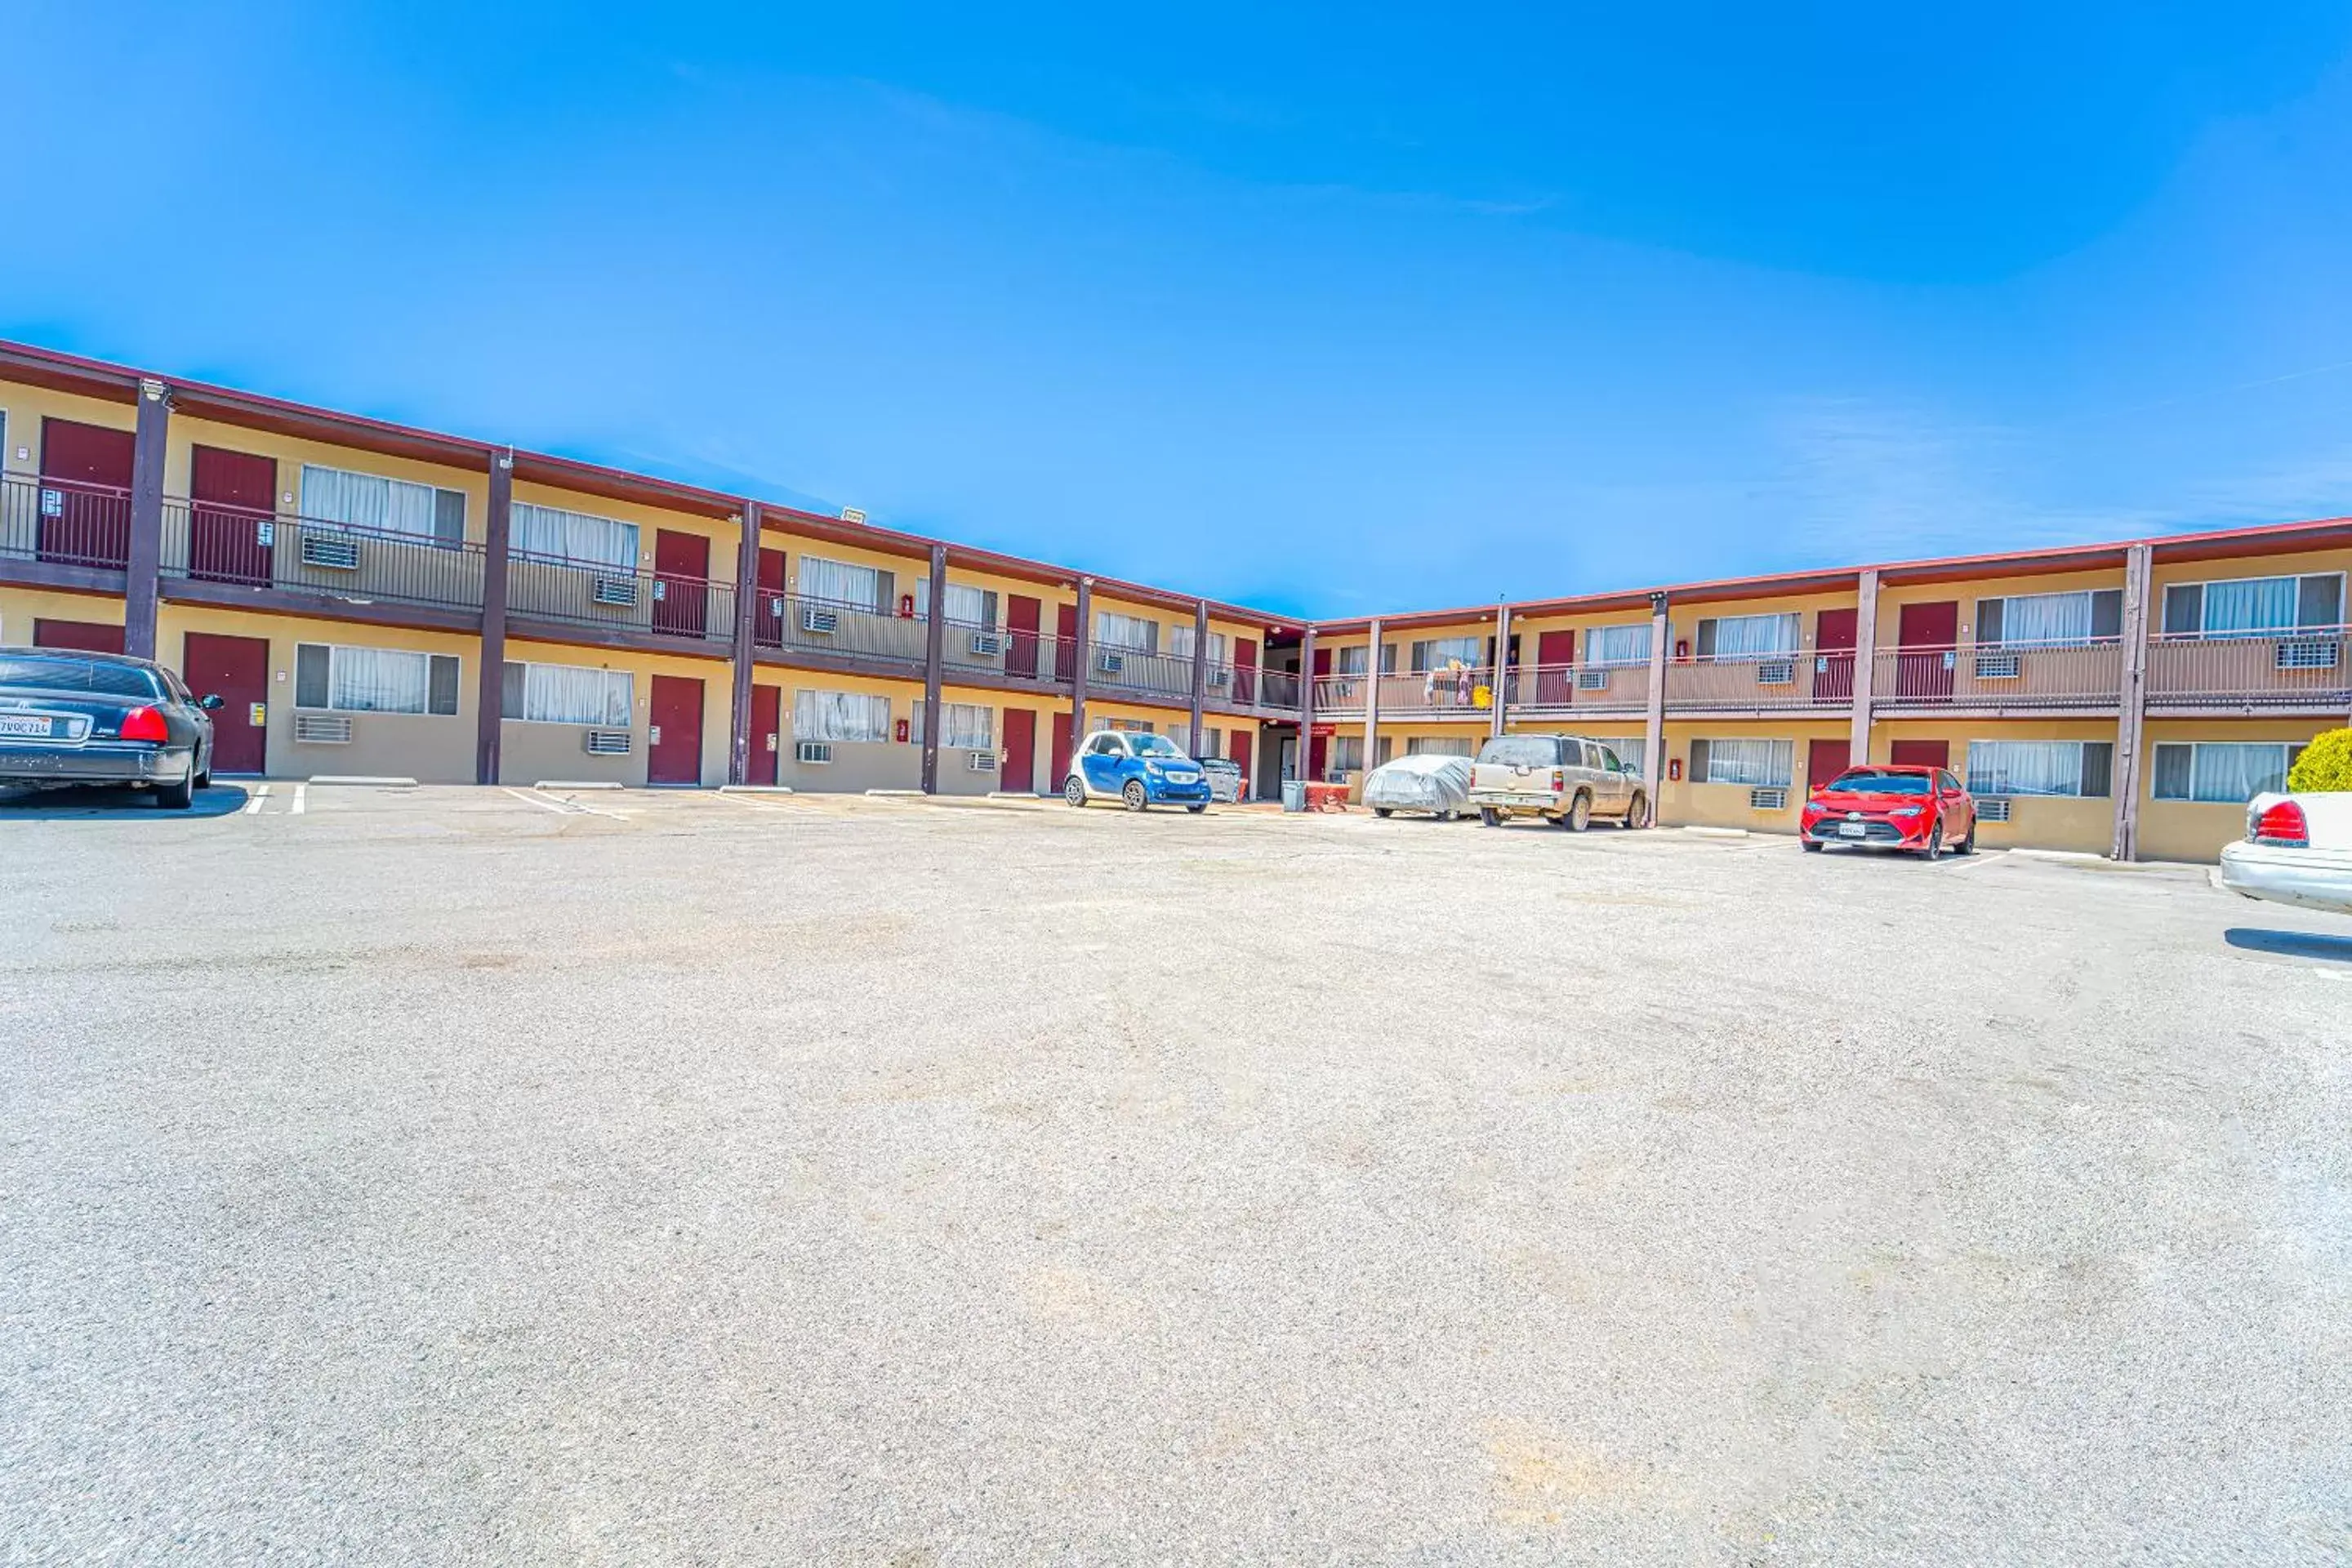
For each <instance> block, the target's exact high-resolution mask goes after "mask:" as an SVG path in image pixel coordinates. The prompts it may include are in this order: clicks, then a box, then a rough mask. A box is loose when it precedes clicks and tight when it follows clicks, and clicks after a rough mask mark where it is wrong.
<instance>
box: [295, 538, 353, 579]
mask: <svg viewBox="0 0 2352 1568" xmlns="http://www.w3.org/2000/svg"><path fill="white" fill-rule="evenodd" d="M302 564H303V565H305V566H323V567H325V568H326V569H327V570H329V571H330V572H356V571H358V570H359V569H360V542H359V541H358V540H356V539H345V538H343V537H342V536H341V535H340V534H333V533H305V534H303V535H302Z"/></svg>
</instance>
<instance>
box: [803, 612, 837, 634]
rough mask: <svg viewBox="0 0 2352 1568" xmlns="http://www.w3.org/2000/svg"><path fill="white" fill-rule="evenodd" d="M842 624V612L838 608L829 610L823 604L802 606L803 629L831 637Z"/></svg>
mask: <svg viewBox="0 0 2352 1568" xmlns="http://www.w3.org/2000/svg"><path fill="white" fill-rule="evenodd" d="M840 625H841V612H839V611H838V610H828V609H826V608H825V607H824V605H802V606H801V630H803V631H804V632H815V633H817V634H818V635H819V636H821V637H831V636H832V635H833V634H834V631H835V628H836V627H838V626H840Z"/></svg>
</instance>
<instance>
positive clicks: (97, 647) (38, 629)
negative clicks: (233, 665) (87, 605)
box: [33, 621, 203, 696]
mask: <svg viewBox="0 0 2352 1568" xmlns="http://www.w3.org/2000/svg"><path fill="white" fill-rule="evenodd" d="M33 646H34V647H69V648H75V649H78V650H79V651H80V652H83V653H121V651H122V628H121V626H108V625H107V624H106V623H105V622H103V621H35V622H34V623H33ZM197 695H198V696H202V695H203V693H202V692H199V693H197Z"/></svg>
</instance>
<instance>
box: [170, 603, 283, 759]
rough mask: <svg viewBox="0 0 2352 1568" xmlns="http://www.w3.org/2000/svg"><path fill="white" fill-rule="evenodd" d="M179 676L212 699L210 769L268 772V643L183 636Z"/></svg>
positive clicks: (200, 634)
mask: <svg viewBox="0 0 2352 1568" xmlns="http://www.w3.org/2000/svg"><path fill="white" fill-rule="evenodd" d="M185 653H186V657H185V658H184V659H183V660H182V661H181V664H180V679H183V680H184V681H186V682H187V683H188V689H189V690H191V691H193V692H194V693H195V694H196V695H197V696H198V697H215V696H216V697H218V698H219V699H220V700H221V705H220V707H219V709H218V710H215V712H214V714H213V772H215V773H266V772H268V765H269V745H268V729H267V728H266V727H265V724H266V721H267V720H268V715H269V710H268V703H269V644H268V642H267V641H266V640H264V639H263V638H260V637H219V636H215V634H213V633H210V632H190V633H189V634H188V641H187V647H186V649H185Z"/></svg>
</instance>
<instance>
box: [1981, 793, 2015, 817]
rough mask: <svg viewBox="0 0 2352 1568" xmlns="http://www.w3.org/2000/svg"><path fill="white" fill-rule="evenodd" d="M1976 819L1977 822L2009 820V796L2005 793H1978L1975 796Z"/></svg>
mask: <svg viewBox="0 0 2352 1568" xmlns="http://www.w3.org/2000/svg"><path fill="white" fill-rule="evenodd" d="M1977 820H1978V821H1979V822H2007V821H2008V820H2009V797H2008V796H2007V795H1979V796H1978V797H1977Z"/></svg>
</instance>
